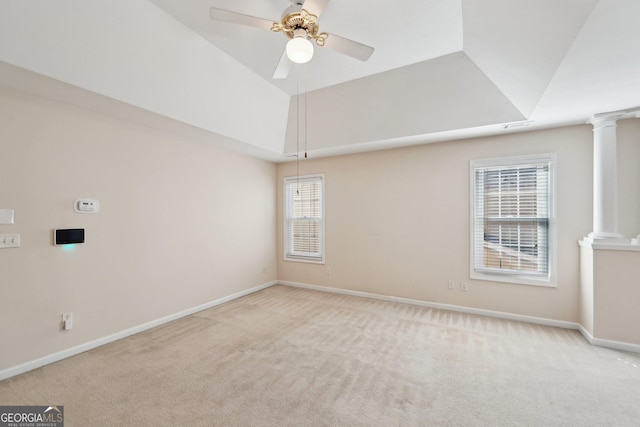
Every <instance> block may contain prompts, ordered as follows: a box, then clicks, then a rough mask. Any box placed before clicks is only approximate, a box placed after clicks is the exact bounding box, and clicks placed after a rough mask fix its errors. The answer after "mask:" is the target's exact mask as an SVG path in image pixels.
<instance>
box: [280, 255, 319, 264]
mask: <svg viewBox="0 0 640 427" xmlns="http://www.w3.org/2000/svg"><path fill="white" fill-rule="evenodd" d="M284 260H285V261H290V262H303V263H306V264H324V263H325V261H324V258H321V259H319V258H304V257H289V256H285V257H284Z"/></svg>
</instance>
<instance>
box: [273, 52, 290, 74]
mask: <svg viewBox="0 0 640 427" xmlns="http://www.w3.org/2000/svg"><path fill="white" fill-rule="evenodd" d="M291 67H293V62H291V61H289V58H288V57H287V51H286V50H285V51H284V52H282V57H280V62H278V66H277V67H276V70H275V71H274V72H273V78H274V79H280V80H281V79H286V78H287V76H288V75H289V72H290V71H291Z"/></svg>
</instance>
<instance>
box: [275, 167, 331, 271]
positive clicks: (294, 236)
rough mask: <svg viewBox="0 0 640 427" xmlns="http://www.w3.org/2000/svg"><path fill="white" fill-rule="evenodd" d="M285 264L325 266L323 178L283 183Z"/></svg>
mask: <svg viewBox="0 0 640 427" xmlns="http://www.w3.org/2000/svg"><path fill="white" fill-rule="evenodd" d="M284 196H285V197H284V199H285V237H284V242H285V244H284V246H285V253H284V258H285V260H289V261H302V262H316V263H324V175H312V176H300V177H289V178H285V179H284Z"/></svg>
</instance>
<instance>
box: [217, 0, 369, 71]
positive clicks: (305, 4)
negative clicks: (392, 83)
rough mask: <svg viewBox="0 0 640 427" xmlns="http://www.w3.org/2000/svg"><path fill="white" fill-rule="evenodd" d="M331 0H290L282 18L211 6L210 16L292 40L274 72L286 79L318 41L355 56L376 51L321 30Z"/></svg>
mask: <svg viewBox="0 0 640 427" xmlns="http://www.w3.org/2000/svg"><path fill="white" fill-rule="evenodd" d="M327 3H329V0H291V6H289V7H288V8H287V9H285V10H284V12H283V13H282V18H281V20H280V21H278V22H275V21H271V20H269V19H263V18H256V17H255V16H249V15H244V14H242V13H237V12H232V11H230V10H225V9H219V8H216V7H212V8H211V11H210V13H209V14H210V16H211V19H214V20H216V21H225V22H231V23H234V24H241V25H248V26H251V27H257V28H263V29H265V30H271V31H273V32H280V33H282V34H284V35H285V36H287V37H288V38H289V39H290V40H289V41H288V42H287V46H286V49H285V51H284V52H283V54H282V57H281V58H280V62H279V63H278V66H277V67H276V70H275V72H274V73H273V78H274V79H284V78H286V77H287V76H288V75H289V71H290V70H291V67H292V66H293V63H298V64H304V63H306V62H309V61H310V60H311V58H312V57H313V44H311V40H315V42H316V44H317V45H318V46H320V47H325V48H327V49H331V50H334V51H336V52H340V53H342V54H344V55H347V56H350V57H352V58H356V59H359V60H360V61H366V60H367V59H369V57H370V56H371V54H373V48H372V47H370V46H367V45H364V44H362V43H358V42H355V41H353V40H349V39H346V38H344V37H340V36H336V35H334V34H329V33H324V32H320V29H319V27H318V17H319V16H320V14H322V11H323V10H324V9H325V7H326V6H327Z"/></svg>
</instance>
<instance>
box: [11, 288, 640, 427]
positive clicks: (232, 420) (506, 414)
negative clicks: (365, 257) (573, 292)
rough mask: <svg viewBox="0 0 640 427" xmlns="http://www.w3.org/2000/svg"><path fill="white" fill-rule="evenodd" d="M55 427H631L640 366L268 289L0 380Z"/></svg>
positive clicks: (604, 354)
mask: <svg viewBox="0 0 640 427" xmlns="http://www.w3.org/2000/svg"><path fill="white" fill-rule="evenodd" d="M9 404H23V405H36V404H37V405H49V404H61V405H64V410H65V421H66V426H68V427H72V426H115V425H122V426H124V425H127V426H152V425H153V426H163V425H166V426H175V425H181V426H213V425H220V426H227V425H229V426H323V425H332V426H395V425H398V426H439V425H443V426H444V425H447V426H448V425H452V426H518V425H523V426H638V425H640V355H637V354H629V353H624V352H618V351H613V350H608V349H603V348H598V347H593V346H590V345H589V344H588V343H587V342H586V341H585V340H584V339H583V338H582V336H581V335H580V334H579V333H578V332H576V331H572V330H564V329H558V328H550V327H542V326H536V325H531V324H526V323H520V322H513V321H506V320H500V319H493V318H486V317H481V316H474V315H468V314H461V313H455V312H448V311H440V310H434V309H428V308H421V307H416V306H411V305H403V304H396V303H390V302H384V301H378V300H371V299H365V298H357V297H350V296H344V295H336V294H330V293H324V292H316V291H309V290H304V289H296V288H290V287H286V286H273V287H271V288H268V289H265V290H263V291H260V292H258V293H255V294H252V295H249V296H246V297H243V298H241V299H238V300H235V301H232V302H229V303H226V304H224V305H221V306H218V307H214V308H212V309H209V310H205V311H202V312H200V313H197V314H195V315H192V316H189V317H186V318H183V319H181V320H178V321H175V322H172V323H170V324H167V325H164V326H161V327H158V328H155V329H152V330H149V331H146V332H143V333H140V334H138V335H135V336H131V337H129V338H126V339H123V340H121V341H118V342H115V343H112V344H108V345H105V346H103V347H100V348H98V349H95V350H92V351H89V352H86V353H83V354H80V355H78V356H75V357H72V358H69V359H66V360H63V361H61V362H58V363H54V364H52V365H49V366H45V367H43V368H40V369H37V370H34V371H32V372H28V373H26V374H23V375H20V376H17V377H14V378H10V379H8V380H4V381H2V382H0V405H9Z"/></svg>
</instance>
